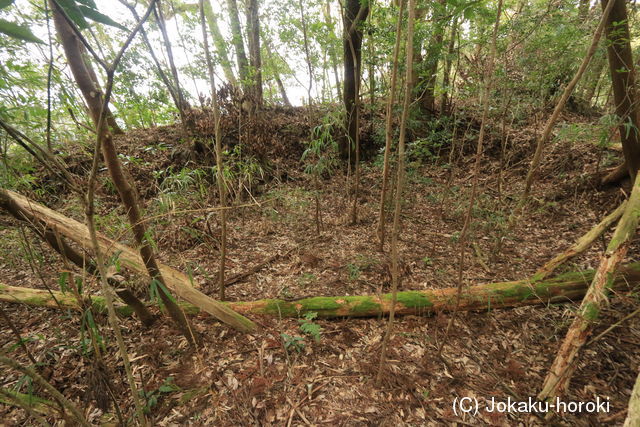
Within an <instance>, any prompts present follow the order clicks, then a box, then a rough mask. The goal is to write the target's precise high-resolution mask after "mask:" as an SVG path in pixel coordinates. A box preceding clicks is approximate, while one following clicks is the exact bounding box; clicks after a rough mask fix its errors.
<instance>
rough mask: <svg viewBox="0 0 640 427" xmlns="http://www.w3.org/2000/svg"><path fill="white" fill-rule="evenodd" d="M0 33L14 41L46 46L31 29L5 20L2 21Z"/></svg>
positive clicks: (0, 22)
mask: <svg viewBox="0 0 640 427" xmlns="http://www.w3.org/2000/svg"><path fill="white" fill-rule="evenodd" d="M0 33H3V34H6V35H8V36H9V37H13V38H14V39H19V40H24V41H26V42H32V43H42V44H44V42H43V41H42V40H40V39H39V38H37V37H36V36H34V35H33V33H32V32H31V30H30V29H29V28H27V27H23V26H21V25H18V24H15V23H13V22H9V21H5V20H4V19H0Z"/></svg>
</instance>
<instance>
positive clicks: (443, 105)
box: [440, 16, 458, 115]
mask: <svg viewBox="0 0 640 427" xmlns="http://www.w3.org/2000/svg"><path fill="white" fill-rule="evenodd" d="M457 32H458V17H457V16H456V17H455V18H453V22H452V23H451V38H450V39H449V45H448V46H447V57H446V58H445V61H444V71H443V77H442V100H441V101H440V115H443V114H445V113H446V112H447V111H449V94H450V93H451V92H452V90H451V88H450V87H449V85H450V84H451V81H450V79H451V66H452V65H453V53H454V52H455V48H456V37H457Z"/></svg>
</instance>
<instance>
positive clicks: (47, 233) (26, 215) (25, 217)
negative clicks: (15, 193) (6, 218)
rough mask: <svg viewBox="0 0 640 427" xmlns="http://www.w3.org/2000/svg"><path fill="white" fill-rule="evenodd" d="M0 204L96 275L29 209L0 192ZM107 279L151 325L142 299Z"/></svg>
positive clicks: (90, 264)
mask: <svg viewBox="0 0 640 427" xmlns="http://www.w3.org/2000/svg"><path fill="white" fill-rule="evenodd" d="M0 206H1V207H2V208H4V209H5V210H6V211H7V212H9V213H10V214H11V215H12V216H13V217H14V218H16V219H18V220H20V221H25V222H26V223H27V224H28V225H29V226H30V227H31V229H32V230H33V231H34V232H35V233H36V234H38V235H39V236H40V238H42V239H43V240H44V241H46V242H47V243H48V244H49V246H51V248H52V249H53V250H55V251H56V252H58V253H59V254H60V255H61V256H62V257H63V258H65V259H67V260H69V261H71V262H72V263H73V264H75V265H76V266H77V267H78V268H80V269H83V270H86V271H87V272H88V273H89V274H91V275H94V276H97V275H98V274H99V272H98V268H97V266H96V265H95V264H94V263H93V262H92V261H91V260H90V259H89V260H87V259H86V258H85V257H84V256H83V254H81V253H80V252H78V251H77V250H75V249H74V248H72V247H71V246H69V245H68V244H66V242H65V241H64V240H62V238H60V237H59V236H57V235H56V233H55V232H54V231H52V229H51V228H48V227H47V226H46V225H45V224H44V223H43V222H42V221H40V220H39V219H37V218H36V217H35V216H34V215H32V214H31V213H30V212H29V211H27V210H24V209H22V208H21V207H20V205H19V204H18V203H16V202H15V201H14V200H13V199H11V198H7V197H4V194H2V193H0ZM107 280H108V281H109V284H110V285H111V286H112V287H113V288H114V289H115V290H116V294H117V295H118V296H119V297H120V299H122V300H123V301H124V302H125V303H126V304H127V305H129V306H130V307H131V308H132V309H133V310H134V311H135V313H136V314H137V315H138V318H139V319H140V321H141V322H142V323H143V324H144V325H146V326H151V324H152V323H153V322H154V320H155V318H154V317H153V315H152V314H151V313H150V312H149V310H147V308H146V307H145V305H144V304H143V303H142V301H140V300H139V299H138V298H137V297H136V296H135V295H133V293H132V292H131V291H130V290H128V289H124V288H122V286H121V284H120V283H119V282H117V281H116V280H113V279H111V278H107Z"/></svg>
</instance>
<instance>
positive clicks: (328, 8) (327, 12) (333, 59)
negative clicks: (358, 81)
mask: <svg viewBox="0 0 640 427" xmlns="http://www.w3.org/2000/svg"><path fill="white" fill-rule="evenodd" d="M324 21H325V24H326V25H327V28H328V29H329V30H330V31H331V35H332V36H333V37H335V33H334V32H333V31H334V30H333V20H332V19H331V0H327V2H326V7H325V9H324ZM333 37H331V39H333ZM329 43H330V45H329V59H330V60H331V66H332V68H333V76H334V78H335V80H336V92H337V94H338V101H339V102H342V90H341V89H340V88H341V87H342V84H341V82H340V75H339V74H338V55H337V54H336V51H335V46H334V43H332V40H331V41H330V42H329Z"/></svg>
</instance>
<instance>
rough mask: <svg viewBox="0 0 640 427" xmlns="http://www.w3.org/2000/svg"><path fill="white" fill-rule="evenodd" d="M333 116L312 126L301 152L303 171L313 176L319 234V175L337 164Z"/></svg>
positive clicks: (329, 170) (320, 226)
mask: <svg viewBox="0 0 640 427" xmlns="http://www.w3.org/2000/svg"><path fill="white" fill-rule="evenodd" d="M333 122H334V117H333V116H331V115H329V116H326V117H325V119H324V121H323V123H322V124H321V125H318V126H316V127H315V128H313V131H312V132H311V135H312V139H311V140H310V141H309V142H308V143H307V149H306V150H304V153H302V158H301V160H302V161H303V162H305V163H306V167H305V169H304V171H305V173H306V174H308V175H311V176H312V178H313V185H314V187H315V192H314V199H315V223H316V233H317V234H318V235H319V234H320V230H321V228H322V215H321V213H320V177H321V176H322V175H323V174H326V173H331V172H332V171H333V170H334V169H335V167H336V165H337V156H336V155H337V150H338V144H337V142H336V141H335V140H334V139H333V135H332V131H333Z"/></svg>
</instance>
